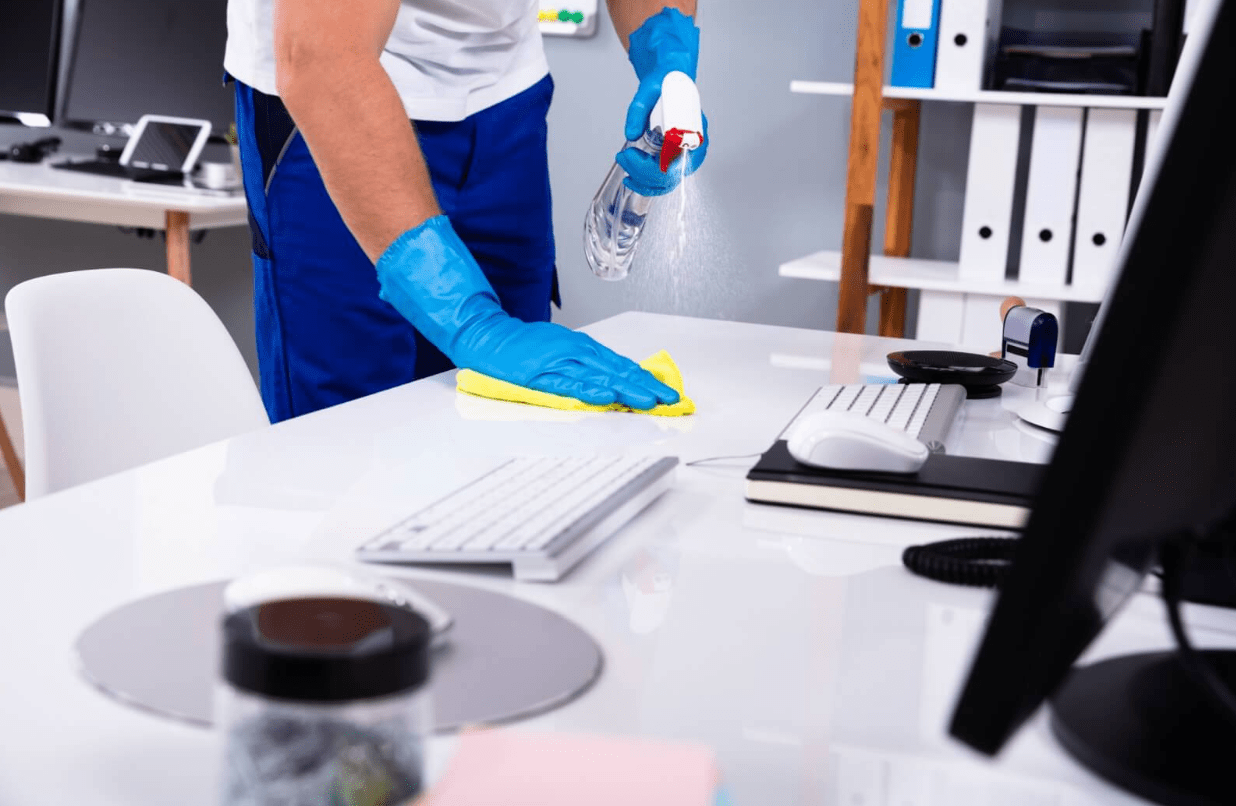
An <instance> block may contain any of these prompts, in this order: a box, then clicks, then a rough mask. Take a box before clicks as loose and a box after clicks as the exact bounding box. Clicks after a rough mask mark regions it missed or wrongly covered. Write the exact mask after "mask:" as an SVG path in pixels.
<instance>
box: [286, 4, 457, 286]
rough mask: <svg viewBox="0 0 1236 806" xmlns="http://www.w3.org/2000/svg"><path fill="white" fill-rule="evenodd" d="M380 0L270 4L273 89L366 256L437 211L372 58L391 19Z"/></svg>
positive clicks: (394, 99) (419, 158)
mask: <svg viewBox="0 0 1236 806" xmlns="http://www.w3.org/2000/svg"><path fill="white" fill-rule="evenodd" d="M389 3H390V0H363V2H360V3H356V4H355V5H353V7H352V8H351V9H349V8H348V7H347V6H349V5H352V4H350V3H343V2H340V0H293V2H291V3H289V2H288V0H280V2H278V3H277V6H276V53H277V57H278V62H277V65H276V76H277V80H278V84H279V95H280V97H281V98H282V99H283V102H284V104H285V105H286V106H287V108H288V112H289V113H290V114H291V115H292V119H293V120H294V121H295V122H296V126H297V128H298V129H299V130H300V132H301V134H302V135H303V136H304V138H305V142H306V143H307V144H308V146H309V150H310V152H311V153H312V154H313V159H314V162H315V163H316V164H317V166H318V170H319V171H320V172H321V174H322V179H323V181H324V182H325V184H326V190H327V192H329V193H330V196H331V200H332V201H333V202H334V203H335V206H336V207H337V208H338V209H339V213H340V215H341V216H342V217H343V220H344V223H346V224H347V225H348V229H350V230H351V232H352V235H353V236H354V237H355V238H356V240H357V242H358V243H360V245H361V248H362V249H363V250H364V251H365V254H367V255H368V256H369V258H370V259H371V260H374V261H375V262H376V261H377V259H378V258H379V257H380V256H381V255H382V253H383V252H384V251H386V248H387V247H388V246H389V245H390V244H391V243H392V242H393V241H394V240H395V239H396V238H397V237H399V235H400V234H402V233H403V232H405V231H407V230H409V229H411V228H412V227H415V226H417V225H419V224H421V223H422V222H424V221H425V220H426V219H428V218H431V217H433V216H435V215H437V214H438V213H439V208H438V203H437V199H436V198H435V196H434V192H433V185H432V183H431V182H430V179H429V171H428V168H427V167H426V165H425V158H424V155H422V154H421V150H420V145H419V143H418V142H417V139H416V133H415V131H414V130H413V128H412V125H411V123H410V122H409V121H408V117H407V114H406V112H405V111H404V108H403V104H402V102H401V101H400V99H399V93H398V92H397V91H396V89H395V86H394V84H393V83H391V80H390V77H389V76H387V74H386V71H385V70H384V69H383V68H382V65H381V63H380V62H379V57H380V55H381V52H382V47H383V45H384V43H385V41H386V38H387V37H388V36H389V32H390V24H391V23H393V20H394V16H393V8H392V6H391V5H390V4H389ZM365 6H367V7H368V9H367V11H366V12H362V9H361V7H365ZM394 8H397V0H395V6H394ZM350 12H351V13H350ZM362 13H366V17H365V18H364V22H361V23H358V22H357V21H356V20H357V16H358V15H360V14H362ZM336 15H346V16H336ZM336 20H337V21H338V23H339V24H338V25H337V26H332V25H331V23H332V22H335V21H336Z"/></svg>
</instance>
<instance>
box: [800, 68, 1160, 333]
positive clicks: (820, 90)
mask: <svg viewBox="0 0 1236 806" xmlns="http://www.w3.org/2000/svg"><path fill="white" fill-rule="evenodd" d="M790 91H791V92H794V93H799V94H804V95H820V96H833V97H845V98H852V97H853V95H854V85H853V84H852V83H847V82H829V81H792V82H791V83H790ZM881 94H882V97H883V99H885V101H888V100H889V99H892V100H893V101H894V102H901V103H903V104H904V103H913V104H916V105H917V104H919V103H924V102H934V103H972V104H984V105H987V104H994V105H1010V106H1034V107H1069V108H1074V109H1077V108H1082V109H1094V110H1147V111H1149V112H1151V114H1152V116H1154V115H1157V114H1159V113H1161V111H1162V110H1163V109H1164V107H1165V106H1166V105H1167V98H1162V97H1143V96H1128V95H1075V94H1055V93H1024V92H1003V91H995V90H977V89H976V90H968V89H948V90H940V89H920V88H914V87H895V86H888V85H886V86H884V87H883V89H882V93H881ZM889 106H890V105H889V104H887V103H886V108H889ZM891 108H893V109H894V110H896V108H897V107H895V106H894V107H891ZM916 114H917V113H916ZM916 120H917V118H916ZM914 126H915V129H917V122H916V123H915V124H914ZM914 137H915V138H917V133H915V135H914ZM972 156H973V155H972ZM911 170H913V169H911ZM902 203H903V204H904V201H903V202H902ZM911 205H912V202H911ZM903 214H904V211H903ZM906 243H907V244H908V241H907V242H906ZM902 254H904V253H902ZM841 265H842V253H841V252H840V251H821V252H815V253H813V254H810V255H807V256H805V257H801V258H798V259H795V260H791V261H790V262H788V263H785V264H783V265H781V266H780V267H779V270H778V271H779V274H780V275H781V276H782V277H792V278H798V279H808V280H820V281H826V282H837V283H840V282H841V277H842V270H841ZM867 282H868V284H869V286H870V287H883V288H887V289H915V290H917V291H919V292H920V294H919V306H918V326H917V331H916V334H915V335H916V336H917V337H918V338H919V339H924V340H930V341H940V342H945V343H952V344H957V345H960V346H961V347H962V348H963V349H966V350H970V351H974V352H984V353H986V352H989V351H991V350H994V349H997V348H998V347H999V344H1000V339H1001V332H1000V322H999V314H998V312H999V309H1000V303H1001V302H1002V301H1003V300H1004V299H1005V298H1007V297H1009V296H1018V297H1021V298H1023V299H1025V300H1026V302H1027V303H1028V304H1030V305H1032V306H1033V307H1036V308H1040V309H1042V310H1045V311H1048V312H1051V313H1053V314H1055V315H1056V316H1057V318H1059V319H1060V320H1061V323H1062V325H1063V319H1064V316H1063V313H1064V311H1063V308H1064V304H1065V303H1068V302H1081V303H1097V302H1101V301H1102V299H1103V294H1104V291H1105V288H1102V287H1094V286H1093V285H1089V286H1081V285H1073V284H1066V283H1063V282H1061V283H1055V284H1043V283H1038V284H1036V283H1032V282H1024V281H1021V280H1007V279H1003V278H1002V277H1001V278H999V279H996V278H975V277H965V276H962V272H961V269H960V265H959V264H958V262H955V261H939V260H922V259H916V258H910V257H889V256H886V255H880V254H877V253H875V252H872V253H871V254H870V256H869V258H868V261H867ZM899 293H900V292H899ZM882 314H883V311H882ZM881 326H882V327H883V326H884V319H883V315H882V318H881Z"/></svg>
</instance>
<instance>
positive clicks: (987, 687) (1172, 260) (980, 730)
mask: <svg viewBox="0 0 1236 806" xmlns="http://www.w3.org/2000/svg"><path fill="white" fill-rule="evenodd" d="M1234 15H1236V6H1234V5H1233V4H1232V3H1221V4H1219V7H1218V8H1217V9H1216V10H1215V12H1214V18H1213V19H1214V27H1213V28H1211V29H1210V30H1208V31H1207V41H1206V42H1204V43H1202V45H1201V46H1202V50H1201V52H1200V54H1199V57H1198V63H1197V70H1196V73H1195V74H1194V77H1193V80H1192V81H1191V82H1190V84H1189V85H1188V86H1187V87H1186V88H1182V89H1183V92H1182V97H1181V98H1179V107H1178V110H1177V111H1178V116H1177V117H1176V118H1175V120H1174V125H1172V126H1171V131H1164V132H1163V135H1164V136H1168V137H1170V140H1169V141H1168V143H1167V144H1166V146H1165V147H1164V149H1163V151H1162V152H1161V155H1160V156H1161V160H1160V161H1159V163H1158V165H1157V169H1156V171H1155V175H1154V176H1153V177H1148V179H1152V180H1153V181H1152V182H1151V183H1150V185H1149V186H1148V188H1147V189H1146V190H1145V191H1144V192H1146V193H1147V196H1146V198H1145V200H1144V205H1141V204H1139V205H1138V207H1140V208H1141V209H1140V210H1139V209H1137V208H1135V211H1134V217H1133V220H1131V221H1130V229H1129V232H1128V233H1127V238H1126V240H1128V243H1127V244H1126V246H1125V248H1124V249H1123V250H1122V253H1121V255H1122V261H1121V262H1122V265H1121V271H1120V274H1119V277H1118V279H1117V280H1116V281H1115V286H1114V287H1113V289H1112V292H1111V293H1110V294H1109V296H1108V299H1107V301H1106V302H1105V305H1104V307H1105V311H1104V312H1103V313H1104V315H1103V317H1102V327H1101V329H1100V330H1099V332H1098V333H1097V335H1096V336H1095V337H1094V338H1093V344H1092V348H1093V349H1092V355H1091V360H1090V361H1088V362H1087V367H1086V371H1085V374H1084V376H1083V377H1082V379H1081V384H1080V387H1079V388H1078V394H1077V398H1076V400H1075V402H1074V406H1073V410H1072V413H1071V414H1070V416H1069V420H1068V423H1067V425H1066V428H1065V431H1064V433H1063V434H1062V435H1061V438H1060V441H1059V444H1058V446H1057V448H1056V451H1055V455H1054V456H1053V458H1052V462H1051V464H1050V466H1049V467H1048V469H1047V472H1046V473H1045V474H1044V476H1043V481H1042V485H1041V487H1040V489H1039V491H1038V494H1037V496H1036V499H1035V502H1034V505H1033V507H1032V510H1031V515H1030V518H1029V520H1028V521H1027V524H1026V526H1025V529H1024V532H1023V538H1022V540H1021V541H1020V544H1019V546H1018V548H1017V552H1016V556H1015V559H1014V563H1013V568H1012V572H1011V574H1010V576H1009V578H1008V580H1007V582H1006V583H1005V584H1004V586H1003V587H1002V590H1001V592H1000V595H999V597H998V599H997V601H996V603H995V606H994V609H993V611H992V614H991V618H990V620H989V622H988V625H987V629H986V631H985V634H984V636H983V640H982V643H981V645H980V647H979V649H978V653H977V655H976V656H975V659H974V661H973V663H972V665H971V667H970V673H969V676H968V678H967V680H966V683H965V686H964V688H963V691H962V694H961V697H960V699H959V701H958V704H957V706H956V709H955V711H954V714H953V719H952V722H951V725H950V728H949V732H950V733H951V734H952V735H953V736H954V737H956V738H958V739H960V740H961V741H963V742H964V743H966V744H968V745H970V746H972V747H974V748H976V749H978V750H980V751H982V752H985V753H988V754H995V753H997V752H998V751H999V750H1000V749H1001V748H1002V747H1003V746H1004V745H1005V743H1006V742H1007V741H1008V740H1009V738H1010V737H1011V736H1012V735H1013V734H1014V733H1015V732H1016V730H1017V729H1018V728H1019V727H1020V726H1021V725H1022V724H1023V723H1024V722H1025V721H1026V720H1027V719H1029V717H1030V716H1031V715H1032V714H1033V713H1034V712H1035V711H1036V710H1037V708H1038V707H1039V705H1041V704H1042V703H1043V702H1044V701H1045V700H1046V699H1047V698H1048V697H1050V695H1051V694H1052V692H1053V691H1055V690H1056V689H1057V688H1058V687H1059V685H1060V684H1061V683H1062V682H1063V681H1064V679H1065V678H1066V676H1067V675H1068V673H1069V670H1070V669H1071V668H1072V663H1074V662H1076V660H1077V658H1078V657H1079V656H1080V655H1081V653H1082V652H1083V651H1084V650H1085V649H1086V648H1087V647H1088V646H1089V645H1090V644H1091V642H1092V641H1093V640H1094V638H1095V637H1096V636H1097V635H1098V634H1099V632H1100V631H1101V630H1102V629H1103V627H1104V626H1105V625H1106V623H1107V621H1108V620H1110V618H1112V616H1113V615H1114V614H1115V612H1116V611H1118V610H1119V609H1120V607H1121V606H1123V604H1124V603H1126V602H1127V601H1128V599H1129V598H1131V597H1132V596H1133V595H1134V594H1135V593H1136V592H1137V591H1138V590H1139V589H1140V587H1141V583H1142V581H1143V580H1144V577H1145V575H1146V574H1147V573H1149V572H1150V571H1151V569H1152V568H1153V566H1154V564H1155V562H1156V556H1157V544H1156V542H1155V540H1154V539H1151V536H1150V535H1146V534H1142V535H1113V534H1111V533H1109V532H1104V530H1103V528H1102V526H1101V524H1102V519H1103V517H1104V504H1105V503H1106V502H1107V501H1108V500H1109V496H1110V495H1111V494H1112V493H1113V492H1114V489H1115V485H1116V484H1117V480H1118V477H1119V476H1120V472H1119V468H1121V467H1122V465H1123V463H1124V462H1125V461H1126V458H1127V456H1128V452H1129V451H1130V446H1129V439H1128V435H1129V434H1131V433H1133V429H1134V428H1136V427H1137V426H1138V425H1139V423H1140V422H1141V420H1140V418H1141V417H1142V416H1143V413H1144V411H1145V410H1146V408H1147V406H1148V405H1149V398H1150V394H1141V395H1138V394H1133V395H1130V396H1123V397H1121V396H1119V395H1118V392H1120V391H1121V390H1129V389H1133V388H1134V387H1133V386H1132V384H1133V383H1135V382H1136V383H1144V384H1152V383H1154V381H1155V379H1156V378H1158V377H1159V376H1161V375H1162V374H1164V373H1165V372H1166V371H1167V370H1166V369H1165V368H1164V366H1163V362H1164V357H1165V355H1166V354H1167V353H1168V349H1169V342H1170V341H1171V340H1172V339H1173V338H1174V336H1175V334H1176V333H1177V331H1179V330H1180V329H1181V328H1183V327H1184V325H1183V324H1182V323H1183V322H1184V319H1183V317H1184V316H1185V315H1186V312H1185V310H1184V306H1185V303H1186V301H1187V300H1188V298H1189V295H1190V293H1191V292H1196V289H1194V288H1193V287H1192V285H1191V284H1192V283H1194V282H1196V281H1197V279H1198V278H1199V276H1201V275H1202V274H1203V272H1204V271H1206V269H1205V268H1204V267H1203V265H1202V263H1201V261H1202V260H1203V259H1205V257H1206V255H1207V252H1206V250H1207V249H1208V248H1210V246H1211V242H1212V239H1207V238H1188V237H1187V235H1186V234H1187V233H1190V232H1206V231H1208V230H1207V229H1206V227H1207V219H1206V218H1205V217H1206V215H1207V214H1208V212H1207V211H1208V210H1209V211H1210V212H1209V215H1210V219H1209V220H1210V221H1213V220H1214V218H1215V216H1216V215H1217V213H1215V212H1213V211H1214V210H1215V209H1220V210H1222V209H1224V208H1222V207H1221V206H1219V205H1218V203H1217V201H1221V200H1226V199H1227V198H1228V197H1227V196H1226V195H1224V194H1227V193H1229V192H1230V187H1229V183H1232V182H1236V160H1228V161H1226V163H1224V161H1222V160H1220V161H1217V162H1216V163H1212V164H1211V165H1209V166H1206V167H1207V168H1208V170H1209V173H1202V174H1200V175H1203V176H1209V177H1212V178H1215V181H1213V182H1210V183H1205V182H1201V183H1195V179H1194V178H1195V177H1197V176H1199V173H1198V170H1197V169H1198V167H1199V166H1198V161H1199V160H1201V159H1204V158H1203V157H1202V156H1201V155H1203V154H1205V155H1210V154H1214V153H1224V152H1223V151H1222V150H1221V149H1216V146H1219V145H1223V142H1222V138H1223V136H1224V133H1225V132H1228V131H1230V129H1227V128H1225V127H1223V126H1220V125H1219V123H1220V122H1222V121H1223V119H1224V117H1225V116H1224V115H1223V109H1224V107H1225V104H1224V103H1222V102H1216V100H1217V99H1216V96H1215V94H1214V92H1213V91H1212V88H1211V85H1212V84H1221V82H1222V81H1223V79H1224V78H1225V77H1226V76H1225V74H1224V73H1223V71H1222V68H1223V67H1226V66H1230V59H1227V58H1225V56H1224V53H1223V48H1224V47H1226V45H1225V44H1224V43H1222V42H1220V41H1217V40H1218V39H1221V37H1216V36H1214V31H1216V30H1219V31H1225V30H1227V31H1230V30H1233V29H1234V28H1236V22H1234V20H1233V16H1234ZM1195 35H1197V34H1196V33H1195ZM1198 77H1204V78H1205V80H1204V82H1203V81H1199V80H1198ZM1226 95H1227V96H1228V97H1229V98H1230V99H1233V100H1236V97H1233V96H1234V95H1236V93H1233V92H1231V91H1227V92H1226ZM1220 101H1221V99H1220ZM1169 103H1171V104H1176V103H1177V99H1175V98H1173V99H1172V101H1170V102H1169ZM1167 122H1168V121H1167V116H1165V120H1164V128H1167V125H1166V124H1167ZM1216 172H1219V173H1216ZM1186 191H1187V192H1188V193H1190V194H1191V196H1190V202H1189V203H1187V204H1185V203H1181V201H1180V194H1181V193H1182V192H1186ZM1208 193H1209V194H1210V195H1207V194H1208ZM1140 201H1142V200H1140V199H1139V202H1140ZM1208 204H1210V205H1211V206H1210V207H1209V208H1208V207H1207V205H1208ZM1139 214H1140V215H1139ZM1155 266H1160V267H1162V266H1172V267H1173V269H1172V270H1171V271H1163V270H1158V271H1156V270H1154V267H1155ZM1164 334H1166V335H1164ZM1216 369H1217V368H1216ZM1152 373H1153V374H1152ZM1116 397H1120V399H1119V400H1115V399H1113V398H1116ZM1105 470H1106V471H1111V472H1107V473H1103V472H1102V471H1105ZM1197 517H1198V520H1199V522H1200V521H1203V520H1204V519H1205V518H1206V517H1215V513H1209V514H1207V513H1200V512H1199V513H1197ZM1179 536H1180V535H1173V534H1160V535H1157V537H1158V538H1159V539H1160V540H1161V539H1172V538H1174V537H1179ZM1101 591H1105V592H1106V593H1107V596H1106V599H1105V600H1104V599H1103V598H1102V597H1100V596H1099V595H1098V594H1099V593H1100V592H1101ZM1098 602H1105V604H1104V605H1103V606H1099V605H1098V604H1097V603H1098ZM1065 656H1068V657H1071V658H1072V660H1071V661H1070V662H1069V663H1064V664H1061V663H1060V660H1061V658H1063V657H1065Z"/></svg>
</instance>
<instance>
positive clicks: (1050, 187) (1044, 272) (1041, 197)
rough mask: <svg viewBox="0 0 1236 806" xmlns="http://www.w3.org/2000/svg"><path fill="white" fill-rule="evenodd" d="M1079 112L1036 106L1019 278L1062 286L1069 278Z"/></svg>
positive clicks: (1023, 280) (1081, 111)
mask: <svg viewBox="0 0 1236 806" xmlns="http://www.w3.org/2000/svg"><path fill="white" fill-rule="evenodd" d="M1083 112H1084V110H1083V109H1080V108H1074V107H1053V106H1040V107H1038V108H1037V109H1036V110H1035V116H1034V132H1033V140H1031V143H1030V176H1029V180H1028V182H1027V185H1026V215H1025V218H1024V219H1023V226H1022V236H1021V271H1020V274H1019V275H1018V277H1019V279H1020V280H1021V281H1022V282H1023V283H1033V284H1035V285H1052V286H1062V285H1064V283H1065V280H1066V279H1067V277H1068V272H1069V247H1070V246H1071V245H1072V238H1073V216H1074V210H1075V204H1074V203H1075V201H1076V196H1077V170H1078V162H1079V161H1080V159H1081V144H1082V117H1083Z"/></svg>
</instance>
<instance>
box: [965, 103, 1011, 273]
mask: <svg viewBox="0 0 1236 806" xmlns="http://www.w3.org/2000/svg"><path fill="white" fill-rule="evenodd" d="M1020 144H1021V107H1020V106H1014V105H1012V104H975V105H974V122H973V123H972V124H971V127H970V163H969V168H968V169H967V172H966V197H965V208H964V212H963V214H962V232H961V267H960V269H959V275H960V276H961V277H962V278H963V279H967V280H1003V279H1004V270H1005V267H1006V265H1007V264H1008V255H1009V232H1010V230H1012V228H1013V194H1014V191H1015V190H1016V185H1017V152H1018V148H1019V146H1020Z"/></svg>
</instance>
